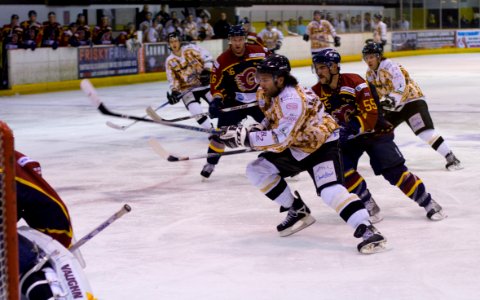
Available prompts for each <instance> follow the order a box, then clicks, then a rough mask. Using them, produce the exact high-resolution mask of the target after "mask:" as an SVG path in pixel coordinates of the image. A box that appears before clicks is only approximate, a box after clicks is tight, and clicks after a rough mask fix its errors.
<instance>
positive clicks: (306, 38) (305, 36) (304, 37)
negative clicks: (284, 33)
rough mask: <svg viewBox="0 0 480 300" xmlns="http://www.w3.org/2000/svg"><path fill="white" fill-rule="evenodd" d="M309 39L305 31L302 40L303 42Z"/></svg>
mask: <svg viewBox="0 0 480 300" xmlns="http://www.w3.org/2000/svg"><path fill="white" fill-rule="evenodd" d="M309 39H310V36H309V35H308V34H306V33H305V34H304V35H303V40H304V41H305V42H308V40H309Z"/></svg>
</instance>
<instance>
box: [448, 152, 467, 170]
mask: <svg viewBox="0 0 480 300" xmlns="http://www.w3.org/2000/svg"><path fill="white" fill-rule="evenodd" d="M445 158H446V159H447V164H446V165H445V168H447V170H449V171H455V170H461V169H463V166H462V164H461V163H460V161H459V160H458V158H457V157H456V156H455V154H453V152H449V153H448V154H447V156H445Z"/></svg>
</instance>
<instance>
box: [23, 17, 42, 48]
mask: <svg viewBox="0 0 480 300" xmlns="http://www.w3.org/2000/svg"><path fill="white" fill-rule="evenodd" d="M20 27H22V29H23V45H24V47H25V48H30V49H32V50H35V48H36V47H38V46H40V45H41V41H42V24H40V22H38V21H37V12H36V11H34V10H31V11H29V12H28V20H26V21H23V22H22V23H21V24H20Z"/></svg>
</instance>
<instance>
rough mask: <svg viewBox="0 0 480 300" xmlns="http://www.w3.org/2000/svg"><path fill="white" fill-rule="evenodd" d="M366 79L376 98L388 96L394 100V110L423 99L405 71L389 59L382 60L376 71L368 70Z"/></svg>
mask: <svg viewBox="0 0 480 300" xmlns="http://www.w3.org/2000/svg"><path fill="white" fill-rule="evenodd" d="M366 77H367V81H368V82H370V83H372V84H373V85H374V86H375V88H376V89H377V92H378V97H379V98H380V99H381V98H382V97H384V96H386V95H389V96H390V97H392V98H393V99H394V100H395V107H396V108H400V107H401V106H403V105H404V104H405V103H408V102H411V101H415V100H419V99H424V94H423V92H422V90H421V89H420V87H419V86H418V84H417V83H416V82H415V81H414V80H413V79H412V78H411V77H410V75H409V74H408V72H407V70H405V68H404V67H402V66H401V65H399V64H397V63H395V62H394V61H392V60H391V59H388V58H387V59H384V60H382V61H381V62H380V65H379V66H378V69H377V70H376V71H373V70H370V69H368V70H367V75H366Z"/></svg>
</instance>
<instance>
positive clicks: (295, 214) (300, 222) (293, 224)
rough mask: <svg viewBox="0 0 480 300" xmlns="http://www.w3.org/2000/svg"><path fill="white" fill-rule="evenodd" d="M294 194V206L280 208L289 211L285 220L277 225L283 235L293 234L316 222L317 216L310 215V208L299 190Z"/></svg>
mask: <svg viewBox="0 0 480 300" xmlns="http://www.w3.org/2000/svg"><path fill="white" fill-rule="evenodd" d="M294 194H295V199H294V200H293V204H292V206H291V207H290V208H289V209H288V210H287V209H285V208H283V207H281V208H280V212H283V211H288V214H287V217H286V218H285V220H284V221H283V222H282V223H281V224H279V225H278V226H277V230H278V233H279V234H280V236H282V237H284V236H289V235H292V234H294V233H295V232H298V231H300V230H302V229H304V228H305V227H308V226H310V225H312V224H313V223H315V218H313V217H312V216H311V215H310V209H309V208H308V207H307V205H306V204H305V203H303V201H302V198H301V197H300V195H299V194H298V192H297V191H295V193H294Z"/></svg>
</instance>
